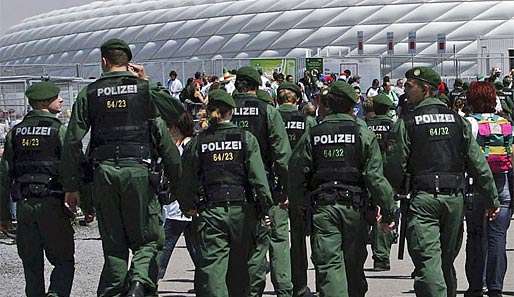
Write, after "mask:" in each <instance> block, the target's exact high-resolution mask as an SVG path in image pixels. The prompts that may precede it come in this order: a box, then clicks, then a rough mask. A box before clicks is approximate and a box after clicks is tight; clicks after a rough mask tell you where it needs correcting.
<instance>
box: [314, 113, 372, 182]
mask: <svg viewBox="0 0 514 297" xmlns="http://www.w3.org/2000/svg"><path fill="white" fill-rule="evenodd" d="M310 139H311V145H312V158H313V164H314V170H313V172H312V178H311V185H310V186H311V188H312V189H316V188H317V187H318V186H320V185H321V184H324V183H327V182H334V181H338V182H341V183H342V184H345V185H349V186H357V187H361V188H363V187H364V183H363V180H362V174H361V170H362V160H361V140H360V135H359V127H358V126H357V124H356V123H354V122H352V121H338V122H328V121H326V122H322V123H321V124H319V125H317V126H315V127H313V128H312V129H311V130H310Z"/></svg>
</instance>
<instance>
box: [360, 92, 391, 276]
mask: <svg viewBox="0 0 514 297" xmlns="http://www.w3.org/2000/svg"><path fill="white" fill-rule="evenodd" d="M371 100H372V102H373V111H374V116H372V117H370V118H367V119H366V124H367V125H368V129H369V130H371V131H373V132H374V133H375V135H376V137H377V141H378V145H379V147H380V152H381V153H382V161H383V162H385V152H386V150H387V140H388V137H389V133H390V132H391V130H392V127H393V124H394V121H393V119H392V118H391V117H390V116H388V115H387V114H388V110H390V109H391V107H393V106H394V102H393V101H392V100H391V99H390V98H389V97H388V96H385V95H384V94H379V95H377V96H375V97H372V98H371ZM394 237H395V235H394V233H392V232H385V231H384V230H383V229H382V228H380V226H379V224H378V223H376V222H375V224H374V225H373V227H372V230H371V247H372V249H371V250H372V252H373V261H374V262H373V270H375V271H388V270H390V269H391V265H390V259H389V256H390V254H391V245H392V244H393V241H394Z"/></svg>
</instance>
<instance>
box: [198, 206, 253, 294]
mask: <svg viewBox="0 0 514 297" xmlns="http://www.w3.org/2000/svg"><path fill="white" fill-rule="evenodd" d="M256 226H257V217H256V214H255V206H254V205H252V204H246V205H243V206H234V205H231V206H226V207H212V208H207V209H204V210H202V211H201V212H200V215H199V216H198V218H196V219H195V220H194V226H193V228H194V230H195V231H196V233H197V235H198V246H197V249H198V261H197V262H198V263H197V265H196V270H195V291H196V296H199V297H228V296H231V297H241V296H246V294H247V292H246V290H247V288H248V258H249V256H250V249H251V248H252V242H253V241H252V237H254V236H255V232H256V229H255V228H256Z"/></svg>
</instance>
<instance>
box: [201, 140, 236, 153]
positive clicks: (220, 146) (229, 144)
mask: <svg viewBox="0 0 514 297" xmlns="http://www.w3.org/2000/svg"><path fill="white" fill-rule="evenodd" d="M242 147H243V144H242V143H241V141H216V142H209V143H202V153H205V152H207V151H209V152H214V151H228V150H233V151H237V150H241V148H242Z"/></svg>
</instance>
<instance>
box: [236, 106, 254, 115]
mask: <svg viewBox="0 0 514 297" xmlns="http://www.w3.org/2000/svg"><path fill="white" fill-rule="evenodd" d="M234 115H239V116H257V115H259V109H258V108H257V107H236V108H234Z"/></svg>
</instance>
